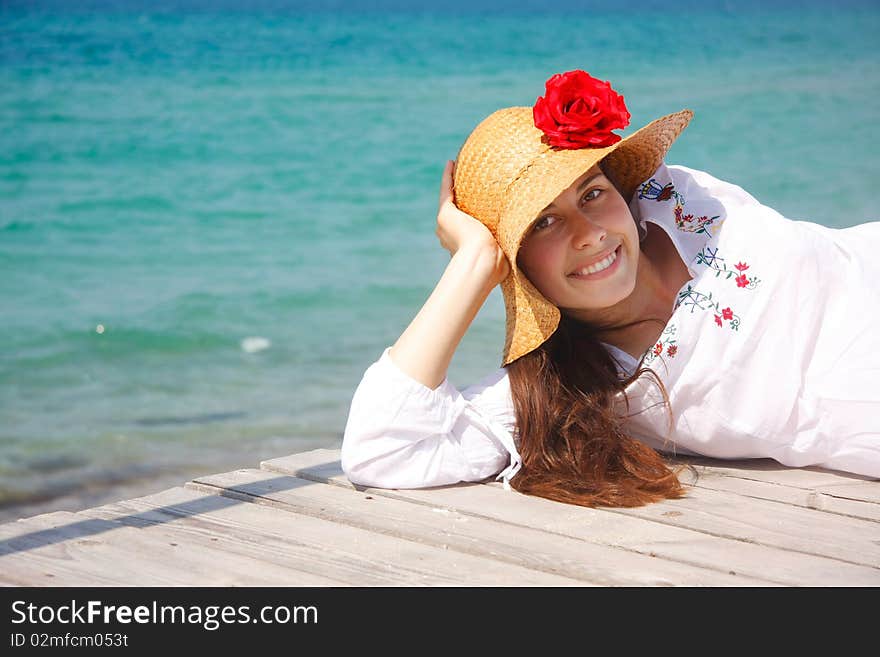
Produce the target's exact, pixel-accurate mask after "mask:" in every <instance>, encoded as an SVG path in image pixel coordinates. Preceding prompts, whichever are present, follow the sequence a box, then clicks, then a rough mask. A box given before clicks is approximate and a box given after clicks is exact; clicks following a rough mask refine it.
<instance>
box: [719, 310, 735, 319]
mask: <svg viewBox="0 0 880 657" xmlns="http://www.w3.org/2000/svg"><path fill="white" fill-rule="evenodd" d="M721 316H722V317H724V319H733V311H732V310H731V309H730V308H725V309H724V310H722V311H721Z"/></svg>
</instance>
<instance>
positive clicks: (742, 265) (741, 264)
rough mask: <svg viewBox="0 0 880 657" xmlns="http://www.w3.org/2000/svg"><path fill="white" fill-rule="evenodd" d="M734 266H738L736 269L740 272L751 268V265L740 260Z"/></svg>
mask: <svg viewBox="0 0 880 657" xmlns="http://www.w3.org/2000/svg"><path fill="white" fill-rule="evenodd" d="M734 267H736V270H737V271H740V272H743V271H745V270H746V269H748V268H749V266H748V265H747V264H746V263H744V262H738V263H736V264H735V265H734Z"/></svg>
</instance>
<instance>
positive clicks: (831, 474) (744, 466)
mask: <svg viewBox="0 0 880 657" xmlns="http://www.w3.org/2000/svg"><path fill="white" fill-rule="evenodd" d="M328 451H329V450H328ZM672 462H673V463H681V464H685V465H692V466H694V467H695V468H697V469H698V470H707V471H710V472H713V473H716V474H724V475H728V476H731V477H740V478H743V479H754V480H755V481H765V482H768V483H775V484H781V485H784V486H795V487H798V488H808V489H811V490H812V489H815V488H818V487H821V486H835V485H838V484H852V483H854V482H862V483H877V482H878V481H880V480H878V479H876V478H874V477H866V476H863V475H855V474H849V473H846V472H838V471H836V470H825V469H823V468H816V467H805V468H791V467H788V466H785V465H782V464H781V463H778V462H777V461H774V460H773V459H711V458H706V457H702V456H687V457H684V456H681V457H677V458H674V459H672Z"/></svg>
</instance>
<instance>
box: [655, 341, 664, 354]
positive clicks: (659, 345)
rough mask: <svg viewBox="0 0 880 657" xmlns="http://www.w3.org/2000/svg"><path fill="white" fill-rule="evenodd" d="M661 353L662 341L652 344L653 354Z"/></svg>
mask: <svg viewBox="0 0 880 657" xmlns="http://www.w3.org/2000/svg"><path fill="white" fill-rule="evenodd" d="M662 353H663V343H662V342H658V343H657V344H655V345H654V355H655V356H659V355H660V354H662Z"/></svg>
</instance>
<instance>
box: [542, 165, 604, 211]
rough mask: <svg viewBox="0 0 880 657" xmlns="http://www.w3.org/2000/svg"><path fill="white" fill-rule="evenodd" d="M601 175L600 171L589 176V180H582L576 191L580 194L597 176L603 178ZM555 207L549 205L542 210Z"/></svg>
mask: <svg viewBox="0 0 880 657" xmlns="http://www.w3.org/2000/svg"><path fill="white" fill-rule="evenodd" d="M603 175H605V174H604V173H603V172H601V171H600V172H598V173H594V174H593V175H592V176H590V177H589V178H587V179H586V180H584V181H583V182H582V183H581V184H580V185H578V188H577V191H578V192H580V191H581V190H582V189H583V188H584V187H586V186H587V185H589V184H590V183H591V182H593V181H594V180H595V179H596V178H598V177H599V176H603ZM555 205H556V204H555V203H551V204H550V205H548V206H547V207H546V208H544V209H545V210H546V209H547V208H552V207H553V206H555Z"/></svg>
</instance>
